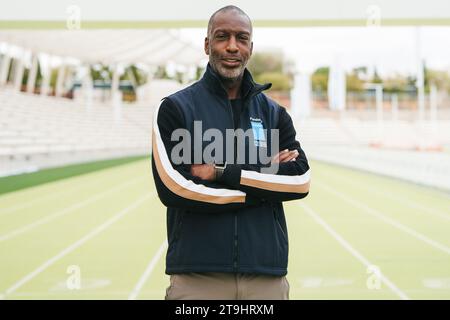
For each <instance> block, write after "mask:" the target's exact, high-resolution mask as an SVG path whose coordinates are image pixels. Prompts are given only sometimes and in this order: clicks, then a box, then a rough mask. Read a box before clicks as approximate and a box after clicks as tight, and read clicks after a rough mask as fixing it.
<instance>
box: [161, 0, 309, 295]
mask: <svg viewBox="0 0 450 320" xmlns="http://www.w3.org/2000/svg"><path fill="white" fill-rule="evenodd" d="M252 50H253V42H252V24H251V20H250V18H249V17H248V16H247V15H246V14H245V13H244V12H243V11H242V10H241V9H239V8H237V7H235V6H227V7H224V8H222V9H219V10H218V11H216V12H215V13H214V14H213V15H212V16H211V18H210V20H209V23H208V31H207V37H206V38H205V53H206V54H207V55H208V56H209V63H208V66H207V69H206V71H205V74H204V75H203V77H202V79H201V80H200V81H198V82H196V83H194V84H193V85H191V86H189V87H187V88H186V89H183V90H181V91H179V92H177V93H175V94H172V95H170V96H169V97H167V98H165V99H163V101H162V103H161V105H160V107H159V108H158V109H157V110H156V113H155V118H154V131H153V137H152V138H153V153H152V168H153V175H154V180H155V184H156V188H157V191H158V195H159V197H160V199H161V201H162V203H163V204H164V205H165V206H166V207H167V237H168V242H169V247H168V251H167V256H166V273H167V274H169V275H170V286H169V287H168V288H167V292H166V299H288V297H289V284H288V282H287V280H286V277H285V276H286V274H287V263H288V235H287V228H286V221H285V216H284V212H283V206H282V201H287V200H293V199H301V198H303V197H305V196H306V195H307V194H308V192H309V166H308V161H307V159H306V157H305V154H304V152H303V151H302V149H301V148H300V144H299V142H298V141H296V140H295V136H296V133H295V129H294V127H293V124H292V120H291V118H290V117H289V115H288V114H287V112H286V110H285V109H284V108H283V107H280V106H279V105H278V104H277V103H276V102H274V101H273V100H271V99H269V98H268V97H267V96H266V95H264V94H263V93H262V91H263V90H266V89H269V88H270V86H271V84H265V85H260V84H256V83H255V82H254V81H253V79H252V77H251V75H250V72H249V71H248V70H247V69H246V65H247V62H248V60H249V58H250V56H251V54H252ZM230 129H231V130H232V132H233V133H236V134H233V135H232V136H231V137H230V135H229V134H228V133H229V130H230ZM234 129H242V130H243V131H245V130H246V132H250V133H252V134H251V135H250V139H248V136H247V137H244V138H243V137H242V135H241V136H240V135H238V134H237V131H236V132H235V131H234ZM180 130H181V131H180ZM208 130H209V131H208ZM211 130H212V131H211ZM214 130H215V131H214ZM272 131H273V132H276V133H278V135H276V134H274V135H272V134H271V132H272ZM176 132H177V134H175V133H176ZM180 132H181V133H180ZM207 132H210V133H211V132H215V133H220V134H221V137H223V139H222V138H220V139H219V138H217V137H216V140H215V141H214V142H215V143H216V142H217V143H219V144H215V146H219V147H218V148H216V149H215V151H214V152H212V155H213V160H214V161H205V159H204V157H205V154H207V153H208V152H207V151H211V150H210V149H209V148H210V145H209V144H208V141H211V140H212V139H211V137H209V139H208V138H206V139H205V138H203V140H200V141H198V139H197V140H196V139H195V137H197V138H198V137H199V136H200V137H206V136H208V134H207ZM227 134H228V135H227ZM172 135H173V136H172ZM192 137H194V139H193V140H194V141H192ZM181 138H184V139H181ZM189 138H190V140H189ZM186 140H187V142H186ZM205 140H206V141H205ZM221 140H222V141H221ZM244 140H245V141H244ZM220 142H222V143H221V144H220ZM180 146H184V147H186V148H184V149H183V148H181V149H180ZM238 146H241V147H240V148H238ZM242 146H244V147H243V148H242ZM273 146H276V150H275V152H272V153H270V150H273ZM196 148H197V149H196ZM242 149H243V150H244V151H248V150H255V149H256V150H257V151H258V152H259V154H260V155H261V153H260V151H266V152H269V153H270V154H269V157H268V159H269V160H270V162H267V161H265V162H264V161H263V159H262V157H261V156H260V157H259V158H258V157H256V158H257V160H256V161H250V160H251V159H250V158H251V156H252V155H250V156H249V155H242V153H243V152H242ZM180 150H181V151H180ZM192 150H193V152H192ZM280 150H282V151H280ZM221 152H223V155H222V156H221V155H220V153H221ZM253 152H254V151H253ZM177 157H178V158H177ZM179 158H182V159H183V161H180V159H179ZM224 159H226V160H224ZM239 159H240V161H237V160H239ZM273 165H276V168H277V170H276V172H271V171H270V170H268V169H270V168H271V167H272V166H273ZM272 171H273V170H272Z"/></svg>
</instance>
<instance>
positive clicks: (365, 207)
mask: <svg viewBox="0 0 450 320" xmlns="http://www.w3.org/2000/svg"><path fill="white" fill-rule="evenodd" d="M315 185H316V186H319V187H321V188H323V189H325V190H326V191H328V192H329V193H332V194H334V195H335V196H337V197H338V198H341V199H342V200H344V201H345V202H347V203H349V204H351V205H352V206H354V207H356V208H359V209H361V210H362V211H363V212H366V213H368V214H370V215H372V216H374V217H376V218H378V219H380V220H381V221H383V222H385V223H387V224H389V225H391V226H393V227H395V228H397V229H399V230H401V231H403V232H405V233H407V234H409V235H410V236H412V237H414V238H416V239H417V240H421V241H423V242H425V243H427V244H429V245H430V246H432V247H434V248H436V249H438V250H441V251H443V252H445V253H447V254H450V248H449V247H447V246H446V245H444V244H442V243H440V242H437V241H436V240H433V239H431V238H428V237H427V236H425V235H424V234H422V233H420V232H417V231H416V230H414V229H412V228H410V227H407V226H405V225H403V224H401V223H400V222H398V221H396V220H394V219H392V218H389V217H386V216H385V215H384V214H383V213H382V212H381V211H379V210H376V209H374V208H372V207H369V206H368V205H366V204H364V203H362V202H360V201H357V200H354V199H352V198H350V197H348V196H346V195H345V194H343V193H341V192H338V191H336V190H334V189H332V188H330V187H328V186H327V185H325V184H323V183H320V182H316V183H315Z"/></svg>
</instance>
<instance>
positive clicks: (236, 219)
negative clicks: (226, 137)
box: [228, 99, 238, 272]
mask: <svg viewBox="0 0 450 320" xmlns="http://www.w3.org/2000/svg"><path fill="white" fill-rule="evenodd" d="M228 109H229V110H230V112H231V121H232V122H233V128H234V130H235V131H236V127H235V125H234V113H233V110H232V106H231V103H230V100H229V99H228ZM233 149H234V155H233V161H234V163H236V158H237V154H236V152H237V146H236V136H233ZM237 228H238V217H237V213H236V212H234V238H233V240H234V250H233V251H234V254H233V269H234V271H235V272H237V269H238V261H237V260H238V229H237Z"/></svg>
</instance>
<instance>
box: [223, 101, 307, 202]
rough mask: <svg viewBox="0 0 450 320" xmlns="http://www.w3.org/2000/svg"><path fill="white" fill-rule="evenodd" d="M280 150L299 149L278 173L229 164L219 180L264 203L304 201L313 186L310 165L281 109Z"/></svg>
mask: <svg viewBox="0 0 450 320" xmlns="http://www.w3.org/2000/svg"><path fill="white" fill-rule="evenodd" d="M277 129H278V130H279V138H280V141H279V145H280V151H281V150H285V149H289V150H297V151H298V153H299V156H298V157H297V158H296V160H295V161H289V162H284V163H279V164H278V165H279V167H278V171H277V172H276V173H275V174H269V173H265V172H264V171H262V170H261V169H262V168H263V166H261V165H248V164H244V165H241V164H230V165H227V167H226V169H225V171H224V173H223V175H222V177H221V178H220V181H221V182H223V183H225V184H226V185H228V186H231V187H233V188H236V189H239V190H241V191H243V192H246V193H247V194H248V195H252V196H254V197H257V198H259V199H260V200H262V201H270V202H280V201H288V200H295V199H301V198H304V197H306V196H307V195H308V193H309V184H310V171H309V164H308V160H307V158H306V155H305V152H304V151H303V150H302V148H301V146H300V143H299V142H298V141H297V140H296V138H295V137H296V132H295V128H294V125H293V123H292V119H291V117H290V116H289V114H288V113H287V112H286V109H285V108H283V107H280V116H279V121H278V125H277Z"/></svg>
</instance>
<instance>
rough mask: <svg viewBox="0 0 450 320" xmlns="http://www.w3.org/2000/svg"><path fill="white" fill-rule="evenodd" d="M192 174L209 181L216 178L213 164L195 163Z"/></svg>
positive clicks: (192, 166)
mask: <svg viewBox="0 0 450 320" xmlns="http://www.w3.org/2000/svg"><path fill="white" fill-rule="evenodd" d="M191 174H192V175H193V176H196V177H199V178H200V179H203V180H209V181H213V180H215V178H216V172H215V170H214V165H213V164H193V165H191Z"/></svg>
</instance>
